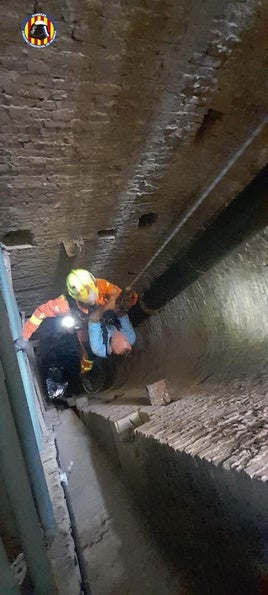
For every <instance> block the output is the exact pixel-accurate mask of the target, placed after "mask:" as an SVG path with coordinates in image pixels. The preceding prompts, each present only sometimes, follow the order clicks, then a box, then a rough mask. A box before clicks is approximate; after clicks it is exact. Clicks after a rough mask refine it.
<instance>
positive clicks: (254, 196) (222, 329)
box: [129, 168, 268, 398]
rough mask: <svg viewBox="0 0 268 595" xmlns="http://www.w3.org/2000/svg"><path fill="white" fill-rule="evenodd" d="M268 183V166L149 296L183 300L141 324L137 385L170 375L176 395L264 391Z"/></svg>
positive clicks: (154, 302) (133, 376)
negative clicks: (232, 386)
mask: <svg viewBox="0 0 268 595" xmlns="http://www.w3.org/2000/svg"><path fill="white" fill-rule="evenodd" d="M267 182H268V168H266V169H265V170H263V171H262V172H261V173H260V174H259V175H258V176H257V178H256V179H255V180H254V181H253V182H252V183H251V184H250V185H249V186H248V188H247V189H246V190H245V191H244V192H243V193H242V194H241V195H239V196H238V197H237V199H236V200H235V201H234V202H233V203H232V204H231V205H230V207H228V208H227V209H226V211H224V212H223V213H222V214H221V215H220V216H219V217H218V219H217V220H216V221H215V222H214V224H213V225H212V226H211V227H210V228H209V229H208V231H207V232H206V233H205V234H204V235H203V236H202V237H201V238H200V239H199V240H197V241H196V242H195V244H194V245H192V247H191V248H190V249H189V250H188V253H187V255H185V256H184V257H182V258H181V259H180V260H179V261H178V262H177V263H175V264H174V265H172V267H170V269H168V271H167V272H166V273H164V274H163V275H162V276H161V277H160V278H159V279H157V280H156V281H155V282H154V283H153V284H152V286H151V287H150V289H149V290H148V291H147V292H145V301H146V304H148V305H149V306H150V307H159V306H161V305H163V301H164V299H167V298H168V299H171V297H173V296H174V295H176V297H175V298H174V299H173V300H172V301H169V303H168V304H167V305H166V306H165V308H163V309H162V310H161V312H160V313H159V314H158V315H155V316H152V317H150V318H149V319H148V320H147V321H146V322H145V323H144V324H142V325H140V326H139V329H138V333H137V336H138V339H137V344H136V354H135V356H134V357H133V360H132V370H131V372H130V378H129V384H130V385H134V386H137V385H138V384H141V383H142V384H147V383H149V382H154V381H155V380H158V379H159V378H161V377H163V376H164V377H167V378H168V380H171V383H173V387H174V390H173V393H174V394H173V398H178V397H179V396H180V395H181V394H185V393H187V391H188V390H189V391H190V392H191V391H192V389H193V387H194V388H195V389H197V388H198V386H199V385H202V391H206V392H208V391H209V390H210V389H211V390H214V388H215V386H216V385H217V384H218V386H216V388H215V390H218V389H219V383H221V384H222V386H226V385H227V384H228V383H230V382H234V381H235V380H237V381H239V382H240V381H241V382H245V383H246V384H245V385H246V388H247V389H248V388H249V385H250V384H251V385H253V387H255V388H257V389H258V388H260V387H261V388H262V390H263V389H264V388H265V383H266V382H267V368H266V362H267V350H268V344H267V337H268V328H267V324H268V321H267V314H266V312H267V290H268V274H267V264H268V263H267V256H266V255H267V243H268V229H267V228H266V229H265V227H266V225H267V223H268V201H267ZM136 313H137V311H136ZM134 314H135V313H133V315H134ZM266 386H267V384H266ZM200 390H201V389H200ZM238 390H240V387H239V386H238Z"/></svg>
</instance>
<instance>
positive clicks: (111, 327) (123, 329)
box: [88, 310, 136, 357]
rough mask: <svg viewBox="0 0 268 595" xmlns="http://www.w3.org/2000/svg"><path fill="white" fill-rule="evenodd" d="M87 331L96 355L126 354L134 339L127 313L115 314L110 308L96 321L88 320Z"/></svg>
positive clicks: (134, 335)
mask: <svg viewBox="0 0 268 595" xmlns="http://www.w3.org/2000/svg"><path fill="white" fill-rule="evenodd" d="M88 333H89V343H90V347H91V349H92V351H93V353H94V354H95V355H97V356H98V357H108V356H110V355H112V354H114V355H128V354H129V353H131V351H132V346H133V345H134V343H135V341H136V334H135V331H134V328H133V326H132V324H131V322H130V320H129V317H128V315H127V314H124V315H123V316H117V315H116V314H115V312H114V311H112V310H107V311H106V312H105V313H104V314H103V316H102V318H101V319H100V320H99V321H98V322H92V321H89V324H88Z"/></svg>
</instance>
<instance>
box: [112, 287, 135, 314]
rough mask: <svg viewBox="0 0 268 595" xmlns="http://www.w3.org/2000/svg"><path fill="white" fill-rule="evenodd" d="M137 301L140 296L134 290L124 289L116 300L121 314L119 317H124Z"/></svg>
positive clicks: (118, 311)
mask: <svg viewBox="0 0 268 595" xmlns="http://www.w3.org/2000/svg"><path fill="white" fill-rule="evenodd" d="M137 301H138V294H137V293H136V291H134V289H123V290H122V291H121V293H120V295H119V296H118V298H117V300H116V312H117V314H119V316H124V314H127V312H128V310H129V309H130V308H132V306H135V304H136V303H137Z"/></svg>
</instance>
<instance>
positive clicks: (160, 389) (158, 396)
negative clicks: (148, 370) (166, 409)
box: [146, 379, 171, 406]
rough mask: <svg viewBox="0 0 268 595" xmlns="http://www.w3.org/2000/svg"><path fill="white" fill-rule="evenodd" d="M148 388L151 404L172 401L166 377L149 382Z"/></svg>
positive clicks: (165, 403)
mask: <svg viewBox="0 0 268 595" xmlns="http://www.w3.org/2000/svg"><path fill="white" fill-rule="evenodd" d="M146 390H147V392H148V395H149V399H150V402H151V405H154V406H156V405H168V404H169V403H170V402H171V398H170V396H169V392H168V387H167V381H166V380H165V379H162V380H158V382H154V383H153V384H148V385H147V386H146Z"/></svg>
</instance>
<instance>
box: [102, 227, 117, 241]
mask: <svg viewBox="0 0 268 595" xmlns="http://www.w3.org/2000/svg"><path fill="white" fill-rule="evenodd" d="M98 236H100V237H101V238H108V239H110V240H114V239H115V237H116V229H99V231H98Z"/></svg>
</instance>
